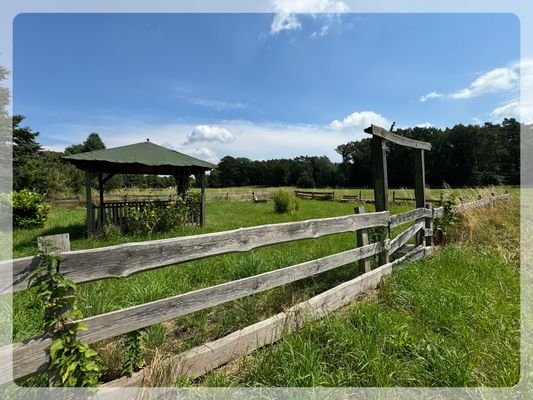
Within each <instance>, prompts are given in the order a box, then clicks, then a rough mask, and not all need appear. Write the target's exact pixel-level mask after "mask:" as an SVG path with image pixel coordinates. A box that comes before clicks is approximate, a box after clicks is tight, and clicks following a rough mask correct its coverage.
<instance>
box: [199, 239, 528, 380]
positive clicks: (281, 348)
mask: <svg viewBox="0 0 533 400" xmlns="http://www.w3.org/2000/svg"><path fill="white" fill-rule="evenodd" d="M519 313H520V308H519V276H518V266H516V265H509V264H506V263H504V262H502V261H501V260H500V259H499V258H498V257H495V256H482V255H480V254H479V253H478V252H476V251H475V250H472V249H465V248H462V247H459V246H451V247H448V248H446V249H444V250H442V251H441V252H439V254H438V255H436V256H435V257H432V258H430V259H426V260H420V261H418V262H415V263H412V264H410V265H408V266H407V268H404V269H402V270H401V271H398V272H395V273H394V274H393V275H391V276H388V277H386V278H385V279H384V280H383V281H382V283H381V284H380V287H379V291H378V298H377V300H376V301H362V302H356V303H353V304H352V305H351V306H349V307H347V308H346V309H344V310H342V312H338V313H335V314H332V315H331V316H328V317H326V318H325V319H323V320H321V321H319V322H313V323H308V324H307V325H306V326H305V328H304V329H303V330H302V331H299V332H297V333H293V334H289V335H287V336H285V337H284V338H283V339H282V340H281V341H280V342H279V343H278V344H275V345H272V346H269V347H268V348H266V349H263V350H260V351H258V352H257V353H256V354H255V355H254V356H253V357H251V358H250V359H249V360H248V361H245V362H244V363H243V364H242V365H241V366H240V368H239V369H238V371H237V372H236V373H233V374H226V373H224V372H215V373H211V374H209V375H208V376H207V377H206V378H205V379H204V380H203V382H202V384H203V385H206V386H228V385H230V386H233V385H240V386H366V387H371V386H381V387H383V386H445V387H454V386H512V385H514V384H516V383H517V382H518V379H519V340H520V335H519Z"/></svg>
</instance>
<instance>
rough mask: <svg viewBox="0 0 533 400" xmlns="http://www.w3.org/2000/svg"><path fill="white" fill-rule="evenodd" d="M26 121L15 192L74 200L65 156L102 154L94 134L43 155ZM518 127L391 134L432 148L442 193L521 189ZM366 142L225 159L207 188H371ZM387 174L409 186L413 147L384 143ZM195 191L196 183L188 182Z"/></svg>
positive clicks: (153, 179)
mask: <svg viewBox="0 0 533 400" xmlns="http://www.w3.org/2000/svg"><path fill="white" fill-rule="evenodd" d="M23 120H24V117H23V116H21V115H15V116H13V188H14V189H15V190H21V189H30V190H33V191H36V192H40V193H47V194H49V195H57V194H76V193H80V192H81V191H82V188H83V182H84V177H83V172H82V171H80V170H78V169H77V168H76V167H74V166H73V165H71V164H70V163H68V162H64V161H62V160H61V157H62V156H63V155H68V154H77V153H82V152H87V151H93V150H100V149H105V148H106V147H105V144H104V143H103V141H102V140H101V138H100V136H99V135H98V134H97V133H91V134H89V135H88V137H87V139H86V140H85V141H84V142H83V143H79V144H74V145H71V146H69V147H67V148H66V149H65V151H64V152H55V151H48V150H44V149H43V148H42V146H41V145H40V144H39V143H38V141H37V138H38V135H39V133H38V132H35V131H33V130H32V129H31V128H29V127H27V126H22V122H23ZM520 127H521V126H520V124H519V123H518V122H517V121H516V120H515V119H505V120H504V121H503V122H501V123H500V124H493V123H485V124H483V125H462V124H458V125H455V126H454V127H452V128H446V129H438V128H422V127H416V128H409V129H398V130H397V131H395V133H396V134H398V135H402V136H406V137H409V138H413V139H416V140H422V141H426V142H429V143H431V144H432V149H431V151H429V152H427V154H426V182H427V184H428V185H430V186H434V187H439V186H442V185H443V184H445V183H446V184H448V185H450V186H454V187H460V186H483V185H493V184H494V185H498V184H507V185H518V184H519V183H520ZM370 142H371V139H370V137H368V138H364V139H362V140H358V141H350V142H348V143H344V144H340V145H338V146H337V148H336V149H335V150H336V152H337V153H338V154H339V155H340V157H341V160H342V161H341V162H339V163H335V162H332V161H331V160H330V159H329V158H328V157H326V156H300V157H296V158H293V159H272V160H266V161H258V160H250V159H248V158H244V157H236V158H235V157H232V156H225V157H223V158H222V159H221V160H220V162H219V163H218V167H217V168H216V169H214V170H213V171H211V174H210V175H209V176H208V186H210V187H231V186H248V185H252V186H297V187H301V188H326V187H330V188H334V187H371V186H372V170H371V152H370ZM387 152H388V157H387V158H388V176H389V185H390V186H391V187H402V186H406V187H410V186H413V182H414V172H413V171H414V153H413V151H412V149H408V148H404V147H401V146H398V145H395V144H393V143H389V144H388V149H387ZM191 183H192V184H193V185H194V181H192V182H191ZM174 185H175V180H174V178H173V177H168V176H151V175H146V176H144V175H116V176H115V177H113V178H112V179H111V180H110V181H109V182H108V183H107V184H106V189H107V190H112V189H116V188H128V187H138V188H167V187H171V186H174Z"/></svg>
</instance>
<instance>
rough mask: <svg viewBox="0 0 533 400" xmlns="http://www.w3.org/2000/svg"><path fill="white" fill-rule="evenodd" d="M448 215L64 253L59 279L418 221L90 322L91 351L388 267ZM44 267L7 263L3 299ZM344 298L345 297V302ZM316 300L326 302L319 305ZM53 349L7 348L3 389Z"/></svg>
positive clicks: (382, 215) (363, 284)
mask: <svg viewBox="0 0 533 400" xmlns="http://www.w3.org/2000/svg"><path fill="white" fill-rule="evenodd" d="M506 198H508V195H503V196H495V197H493V198H491V199H490V201H489V202H486V201H481V200H478V201H476V202H474V203H475V205H471V206H470V205H467V204H464V205H463V206H462V207H461V208H465V209H468V208H473V207H480V206H484V205H487V204H491V203H493V202H495V201H496V200H500V199H506ZM443 213H444V209H443V208H442V207H441V208H440V209H435V210H431V209H423V208H421V209H416V210H411V211H408V212H406V213H403V214H400V215H393V216H391V215H390V214H389V213H388V212H377V213H361V214H356V215H350V216H344V217H334V218H324V219H315V220H308V221H302V222H290V223H283V224H272V225H263V226H257V227H251V228H242V229H236V230H232V231H226V232H217V233H211V234H204V235H196V236H188V237H179V238H172V239H163V240H155V241H148V242H138V243H127V244H123V245H116V246H109V247H104V248H97V249H91V250H81V251H69V252H64V253H61V257H62V258H63V261H62V262H61V264H60V272H62V273H63V275H64V276H65V277H67V278H69V279H72V280H73V281H75V282H86V281H91V280H97V279H103V278H109V277H121V276H127V275H130V274H133V273H136V272H139V271H143V270H147V269H151V268H157V267H162V266H166V265H171V264H176V263H180V262H184V261H190V260H195V259H200V258H204V257H209V256H214V255H220V254H225V253H229V252H243V251H248V250H251V249H254V248H257V247H261V246H266V245H272V244H277V243H284V242H288V241H294V240H302V239H310V238H318V237H321V236H325V235H331V234H336V233H342V232H360V231H363V230H365V229H368V228H389V229H390V227H393V226H398V225H400V224H404V223H407V222H410V221H415V222H414V223H413V224H412V225H410V226H409V227H408V228H407V229H406V230H404V231H403V232H402V233H400V234H399V235H398V236H396V237H395V238H394V239H392V240H390V239H389V238H388V237H389V235H388V234H387V235H384V236H382V238H383V241H378V242H376V243H371V244H365V245H362V246H361V245H360V247H356V248H354V249H351V250H348V251H345V252H342V253H337V254H333V255H329V256H326V257H322V258H319V259H316V260H311V261H307V262H304V263H300V264H297V265H293V266H289V267H285V268H281V269H277V270H273V271H269V272H265V273H263V274H259V275H254V276H250V277H246V278H243V279H239V280H236V281H230V282H226V283H223V284H219V285H216V286H211V287H207V288H203V289H199V290H195V291H192V292H187V293H183V294H179V295H176V296H172V297H168V298H165V299H161V300H156V301H153V302H149V303H145V304H141V305H137V306H133V307H128V308H124V309H121V310H117V311H112V312H108V313H105V314H100V315H96V316H93V317H89V318H85V319H83V322H85V323H86V324H87V326H88V330H87V331H81V332H79V334H78V337H79V339H80V340H82V341H85V342H87V343H94V342H97V341H100V340H103V339H107V338H111V337H114V336H118V335H121V334H124V333H127V332H131V331H134V330H137V329H140V328H143V327H147V326H150V325H153V324H156V323H159V322H163V321H167V320H170V319H174V318H177V317H180V316H183V315H186V314H190V313H193V312H196V311H200V310H203V309H206V308H210V307H213V306H216V305H220V304H224V303H227V302H229V301H233V300H236V299H239V298H242V297H245V296H249V295H252V294H255V293H259V292H262V291H265V290H269V289H272V288H275V287H279V286H282V285H285V284H288V283H291V282H295V281H298V280H301V279H304V278H306V277H309V276H313V275H316V274H319V273H322V272H325V271H329V270H331V269H334V268H338V267H340V266H343V265H347V264H350V263H353V262H355V261H359V260H365V259H368V258H369V257H372V256H375V255H378V254H382V253H383V252H386V253H387V257H386V259H387V260H388V256H391V255H392V254H393V253H395V252H397V251H398V250H400V249H401V248H402V247H404V246H405V245H406V244H407V242H408V241H409V240H410V239H411V238H413V237H415V236H417V235H418V234H419V233H420V232H422V233H423V235H422V236H423V237H426V236H431V235H432V232H433V231H432V229H431V221H432V219H433V218H435V217H437V216H442V215H443ZM428 220H429V221H428ZM389 229H387V231H388V230H389ZM417 241H418V240H417ZM429 244H431V241H429ZM427 247H428V246H426V243H425V242H422V243H421V244H418V246H417V247H415V248H414V250H411V251H410V252H408V253H407V255H404V256H403V257H401V258H400V259H399V260H404V259H406V258H408V256H413V255H415V254H416V255H420V254H421V253H420V252H423V253H424V254H425V252H426V250H425V249H426V248H427ZM399 260H396V261H393V262H388V261H387V262H385V263H384V264H383V265H381V266H378V268H377V269H374V270H370V271H368V272H366V273H364V274H363V275H361V276H359V277H357V278H356V279H354V280H353V281H350V282H351V283H350V282H348V283H345V284H342V285H340V286H338V287H337V288H334V289H331V290H330V291H328V292H325V293H323V294H322V295H319V296H316V297H315V298H313V299H315V300H313V299H311V300H313V301H311V300H309V301H308V302H305V304H307V305H299V306H298V307H297V309H298V310H299V313H300V314H305V313H306V312H307V311H309V310H311V311H309V312H310V313H311V314H313V313H314V314H316V313H318V311H317V310H316V308H314V307H315V306H316V304H315V303H314V302H319V303H320V302H321V301H323V303H320V304H322V306H321V312H322V311H324V310H331V309H335V308H336V307H339V306H340V305H342V304H345V303H343V302H346V301H349V300H348V299H351V298H352V297H351V296H353V293H352V292H350V293H352V294H350V293H348V292H346V289H345V288H347V287H350V288H351V289H353V288H354V286H355V287H356V288H357V290H355V291H354V293H358V292H360V291H361V290H363V289H364V288H367V287H375V285H377V283H378V282H379V279H380V277H381V276H382V275H383V274H385V273H389V272H390V271H391V270H392V266H393V265H396V264H397V263H398V262H399ZM11 262H12V263H13V274H6V273H5V271H6V270H9V268H8V266H9V265H7V264H8V263H11ZM38 262H39V258H38V257H25V258H21V259H16V260H12V261H8V262H2V263H0V271H4V272H3V275H2V276H0V282H1V284H2V287H3V288H4V290H3V291H4V293H5V292H6V291H8V290H6V289H5V285H7V287H8V288H9V286H10V284H11V280H13V281H14V282H15V283H14V285H13V291H17V290H23V289H25V288H26V283H25V278H26V276H27V274H28V272H29V271H30V270H31V269H32V268H33V267H34V266H35V265H36V264H37V263H38ZM377 271H379V272H377ZM326 293H329V294H326ZM328 296H330V297H328ZM339 296H341V297H340V300H339ZM317 298H318V299H322V300H316V299H317ZM324 299H327V301H325V300H324ZM313 304H315V305H313ZM306 310H307V311H306ZM287 315H289V314H285V318H288V317H287ZM290 318H293V317H290ZM51 342H52V339H51V338H49V337H47V336H39V337H34V338H32V339H30V340H27V341H25V342H22V343H15V344H14V345H13V346H5V347H2V348H0V358H1V359H3V360H9V359H10V355H11V354H12V355H13V363H12V364H11V363H9V362H7V363H5V364H3V365H1V366H0V384H2V383H5V382H7V377H8V376H9V375H10V372H11V371H12V373H13V378H14V379H17V378H21V377H25V376H28V375H32V374H35V373H38V372H41V371H44V369H45V367H46V364H47V362H48V352H47V349H48V347H49V346H50V344H51ZM252 347H253V346H252Z"/></svg>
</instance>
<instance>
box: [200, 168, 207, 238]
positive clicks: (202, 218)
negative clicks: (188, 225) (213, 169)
mask: <svg viewBox="0 0 533 400" xmlns="http://www.w3.org/2000/svg"><path fill="white" fill-rule="evenodd" d="M205 184H206V179H205V171H202V172H201V173H200V185H201V186H200V188H201V189H200V198H201V203H202V204H201V206H200V207H201V208H200V226H201V227H202V228H203V227H204V226H205Z"/></svg>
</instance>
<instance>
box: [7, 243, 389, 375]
mask: <svg viewBox="0 0 533 400" xmlns="http://www.w3.org/2000/svg"><path fill="white" fill-rule="evenodd" d="M382 250H383V246H382V244H381V243H372V244H369V245H367V246H364V247H359V248H356V249H352V250H348V251H345V252H342V253H337V254H334V255H331V256H327V257H323V258H319V259H316V260H312V261H307V262H304V263H301V264H297V265H294V266H291V267H286V268H281V269H278V270H274V271H270V272H265V273H263V274H259V275H254V276H251V277H248V278H243V279H239V280H236V281H231V282H227V283H223V284H220V285H216V286H211V287H208V288H205V289H199V290H195V291H193V292H188V293H184V294H180V295H177V296H173V297H170V298H166V299H162V300H157V301H153V302H150V303H145V304H142V305H139V306H134V307H129V308H125V309H121V310H117V311H113V312H109V313H106V314H100V315H97V316H94V317H90V318H85V319H83V322H85V323H86V324H87V326H88V330H87V331H81V332H79V333H78V338H79V339H80V340H81V341H84V342H86V343H94V342H97V341H99V340H103V339H107V338H110V337H114V336H118V335H121V334H123V333H127V332H131V331H134V330H137V329H140V328H143V327H146V326H150V325H154V324H156V323H159V322H163V321H168V320H170V319H174V318H177V317H180V316H183V315H186V314H190V313H192V312H195V311H200V310H204V309H206V308H210V307H213V306H216V305H220V304H223V303H227V302H229V301H233V300H236V299H239V298H242V297H245V296H249V295H251V294H255V293H260V292H263V291H265V290H268V289H272V288H275V287H278V286H282V285H285V284H287V283H291V282H295V281H297V280H301V279H304V278H307V277H309V276H313V275H316V274H319V273H322V272H325V271H329V270H331V269H334V268H338V267H340V266H342V265H346V264H349V263H352V262H355V261H358V260H360V259H361V258H366V257H370V256H371V255H374V254H378V253H379V252H381V251H382ZM50 344H51V340H50V339H46V338H45V337H39V338H34V339H33V340H31V341H29V342H28V343H17V344H16V345H15V347H14V349H13V360H14V364H13V367H14V368H13V369H14V372H13V374H14V377H15V378H20V377H23V376H26V375H29V374H32V373H34V372H35V371H38V370H41V369H42V368H44V366H45V365H46V362H47V355H46V349H47V348H48V347H49V346H50ZM7 351H9V350H8V349H6V348H0V356H1V355H3V354H7V353H5V352H7ZM4 372H7V371H4V368H3V367H2V366H0V375H3V373H4ZM0 379H1V378H0ZM0 383H2V382H1V380H0Z"/></svg>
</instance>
